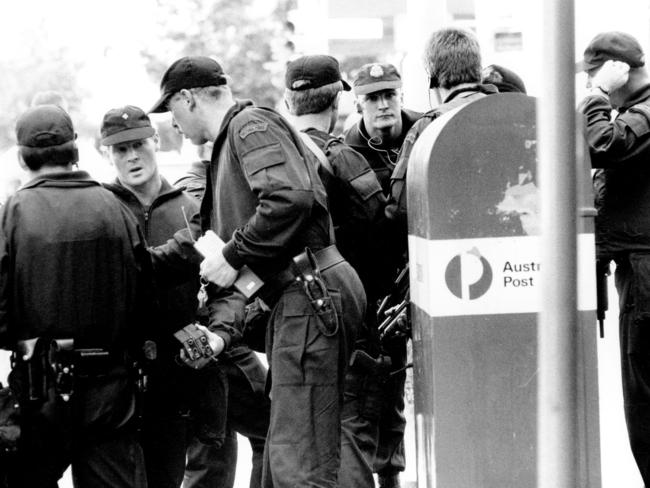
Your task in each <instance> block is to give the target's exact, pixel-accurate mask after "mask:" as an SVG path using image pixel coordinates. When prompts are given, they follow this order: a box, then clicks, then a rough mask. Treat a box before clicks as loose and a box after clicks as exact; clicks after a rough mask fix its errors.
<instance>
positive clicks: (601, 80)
mask: <svg viewBox="0 0 650 488" xmlns="http://www.w3.org/2000/svg"><path fill="white" fill-rule="evenodd" d="M629 77H630V65H629V64H627V63H625V62H623V61H613V60H611V59H609V60H607V61H605V63H603V65H602V66H601V67H600V69H599V70H598V72H597V73H596V74H595V75H594V76H593V78H592V79H591V86H592V87H593V88H601V89H603V90H604V91H605V92H606V93H610V92H611V91H612V90H616V89H618V88H620V87H622V86H623V85H625V83H627V80H628V78H629Z"/></svg>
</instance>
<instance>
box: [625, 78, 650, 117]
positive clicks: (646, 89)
mask: <svg viewBox="0 0 650 488" xmlns="http://www.w3.org/2000/svg"><path fill="white" fill-rule="evenodd" d="M648 98H650V83H646V84H645V85H643V86H642V87H641V88H639V89H638V90H637V91H635V92H634V93H632V95H630V96H629V97H628V99H627V100H625V103H624V104H623V105H622V106H621V107H620V109H619V112H625V111H626V110H627V109H629V108H630V107H632V106H634V105H636V104H638V103H641V102H644V101H645V100H647V99H648Z"/></svg>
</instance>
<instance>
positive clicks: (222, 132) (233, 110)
mask: <svg viewBox="0 0 650 488" xmlns="http://www.w3.org/2000/svg"><path fill="white" fill-rule="evenodd" d="M254 105H255V104H254V103H253V101H252V100H235V104H234V105H233V106H232V107H230V108H229V109H228V111H227V112H226V115H225V116H224V118H223V122H221V127H220V128H219V134H217V137H216V139H215V140H214V146H213V148H212V155H213V156H214V150H215V148H217V147H218V146H221V144H222V142H223V140H224V138H225V137H226V135H227V134H228V126H229V125H230V121H231V120H232V119H233V118H234V117H235V115H237V114H238V113H239V112H241V111H242V110H244V109H245V108H246V107H253V106H254Z"/></svg>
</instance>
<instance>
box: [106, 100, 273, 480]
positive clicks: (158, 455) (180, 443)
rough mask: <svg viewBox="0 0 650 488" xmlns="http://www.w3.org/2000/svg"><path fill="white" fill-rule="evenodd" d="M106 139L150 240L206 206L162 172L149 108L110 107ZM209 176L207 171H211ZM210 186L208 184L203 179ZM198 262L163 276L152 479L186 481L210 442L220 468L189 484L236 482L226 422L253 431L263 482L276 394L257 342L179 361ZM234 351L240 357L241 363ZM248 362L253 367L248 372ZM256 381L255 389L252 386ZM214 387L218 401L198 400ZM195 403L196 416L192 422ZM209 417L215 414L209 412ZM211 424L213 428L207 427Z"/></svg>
mask: <svg viewBox="0 0 650 488" xmlns="http://www.w3.org/2000/svg"><path fill="white" fill-rule="evenodd" d="M101 135H102V139H101V143H102V145H104V146H106V155H107V158H108V160H109V161H110V163H111V164H112V165H113V166H114V168H115V170H116V173H117V178H116V180H115V182H114V183H112V184H106V185H105V187H106V188H108V189H109V190H111V191H112V192H113V193H115V195H116V196H117V197H118V198H119V199H120V200H121V201H123V202H124V203H125V204H126V205H127V206H128V207H129V209H130V210H131V212H133V214H134V216H135V217H136V218H137V220H138V222H139V224H140V226H141V228H142V229H144V231H145V238H146V240H147V243H148V245H150V246H158V245H161V244H163V243H165V242H166V241H167V239H169V238H170V237H171V236H172V235H173V234H174V232H175V231H176V230H178V229H180V228H183V227H185V226H186V218H189V217H186V216H190V217H191V216H192V215H193V214H194V213H195V212H196V211H198V206H199V205H198V202H197V199H196V197H194V196H193V195H190V194H189V193H186V192H184V191H183V189H182V188H175V187H173V186H171V185H170V184H169V182H168V181H167V180H166V179H165V178H164V177H163V176H162V175H161V174H160V173H159V169H158V163H157V160H156V153H157V151H158V135H157V134H156V132H155V130H154V128H153V127H152V124H151V121H150V119H149V117H148V116H147V115H146V114H145V113H144V112H143V111H142V109H140V108H138V107H135V106H132V105H127V106H124V107H118V108H115V109H112V110H109V111H108V112H107V113H106V115H105V116H104V119H103V122H102V126H101ZM203 181H205V175H203ZM203 186H205V185H203ZM198 290H199V279H198V266H197V268H196V271H195V274H194V275H193V277H192V278H191V279H189V280H186V281H184V282H181V283H178V284H176V283H174V284H166V283H158V286H157V296H158V300H157V324H156V330H155V333H154V334H153V335H152V337H151V339H152V340H153V341H154V342H153V344H152V345H155V354H152V357H150V361H149V365H148V370H149V378H148V389H147V392H146V394H145V410H144V421H143V424H144V425H143V429H142V444H143V448H144V454H145V461H146V466H147V479H148V483H149V485H150V486H157V487H161V488H164V487H170V488H171V487H178V486H180V485H181V483H182V482H183V478H184V472H185V466H186V462H185V461H186V454H188V457H189V458H190V460H192V459H193V457H194V454H195V452H196V451H200V450H201V448H200V447H198V445H199V444H203V445H205V447H203V449H206V450H209V451H210V452H212V454H213V456H212V457H213V463H214V464H215V468H216V467H217V466H218V467H219V468H220V469H218V470H217V469H214V470H212V472H211V473H209V475H211V478H210V479H207V476H204V477H202V478H204V479H203V481H202V483H203V484H201V481H200V480H198V479H197V478H198V476H196V475H195V474H190V475H189V476H188V478H189V479H187V480H185V486H192V487H198V486H208V485H214V484H215V483H216V484H219V486H228V484H230V485H232V481H234V471H235V462H236V457H233V456H221V455H219V454H218V453H219V451H220V448H221V447H223V445H224V444H227V443H228V441H230V440H231V439H232V436H233V435H234V434H232V433H231V437H230V439H228V440H227V439H226V435H227V432H226V422H227V420H229V423H230V424H233V425H234V426H235V428H236V429H237V430H238V431H240V432H241V433H242V434H244V435H247V436H249V437H250V439H251V443H252V445H253V453H254V462H253V468H254V471H253V473H252V476H251V478H252V479H251V486H252V487H257V486H259V485H260V478H261V467H262V464H261V462H262V454H263V447H264V439H265V438H266V431H267V429H268V416H269V402H268V399H267V398H266V397H265V395H264V382H265V379H266V370H265V368H264V366H263V365H262V364H261V362H260V361H259V359H258V358H257V357H256V356H255V355H254V354H253V353H252V351H250V350H249V349H246V348H244V347H243V346H240V347H239V348H238V349H237V350H236V351H230V352H228V353H224V354H223V355H222V357H221V359H222V361H221V364H220V365H219V366H217V365H216V364H215V365H213V367H210V368H204V369H202V370H201V371H196V370H193V369H190V368H188V367H186V366H185V365H179V363H178V362H177V361H176V359H177V358H176V356H177V355H178V351H179V343H178V341H177V340H176V339H175V338H174V336H173V334H174V332H176V331H177V330H178V329H181V328H183V327H184V326H185V325H187V324H188V323H191V322H193V321H195V320H197V319H198V317H197V292H198ZM233 358H238V359H240V361H239V364H242V365H245V367H242V368H241V369H240V368H237V367H235V364H236V363H235V362H234V361H232V359H233ZM242 369H243V370H244V371H245V373H246V374H244V372H242ZM251 387H254V388H255V389H254V390H253V389H251ZM207 388H211V390H212V392H213V393H214V395H211V396H209V397H208V399H210V398H211V399H213V400H214V404H213V405H212V406H209V405H208V406H207V407H203V406H202V404H201V403H200V402H199V401H198V400H197V397H199V396H200V395H201V393H202V392H203V391H205V390H206V389H207ZM188 411H189V413H190V415H191V419H192V421H190V422H188V415H187V412H188ZM206 417H207V420H206ZM204 429H205V430H206V431H205V432H204Z"/></svg>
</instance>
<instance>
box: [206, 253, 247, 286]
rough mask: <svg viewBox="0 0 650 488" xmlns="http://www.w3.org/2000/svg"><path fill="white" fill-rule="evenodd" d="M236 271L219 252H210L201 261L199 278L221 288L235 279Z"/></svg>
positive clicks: (229, 284)
mask: <svg viewBox="0 0 650 488" xmlns="http://www.w3.org/2000/svg"><path fill="white" fill-rule="evenodd" d="M237 273H238V271H237V270H236V269H235V268H233V267H232V266H230V264H228V261H226V258H224V257H223V254H222V253H220V252H215V253H213V254H211V255H210V256H208V257H206V258H205V259H204V260H203V261H202V262H201V268H200V274H201V278H203V279H204V280H207V281H209V282H210V283H214V284H215V285H217V286H220V287H222V288H228V287H230V286H231V285H232V284H233V283H234V282H235V280H236V279H237Z"/></svg>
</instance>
